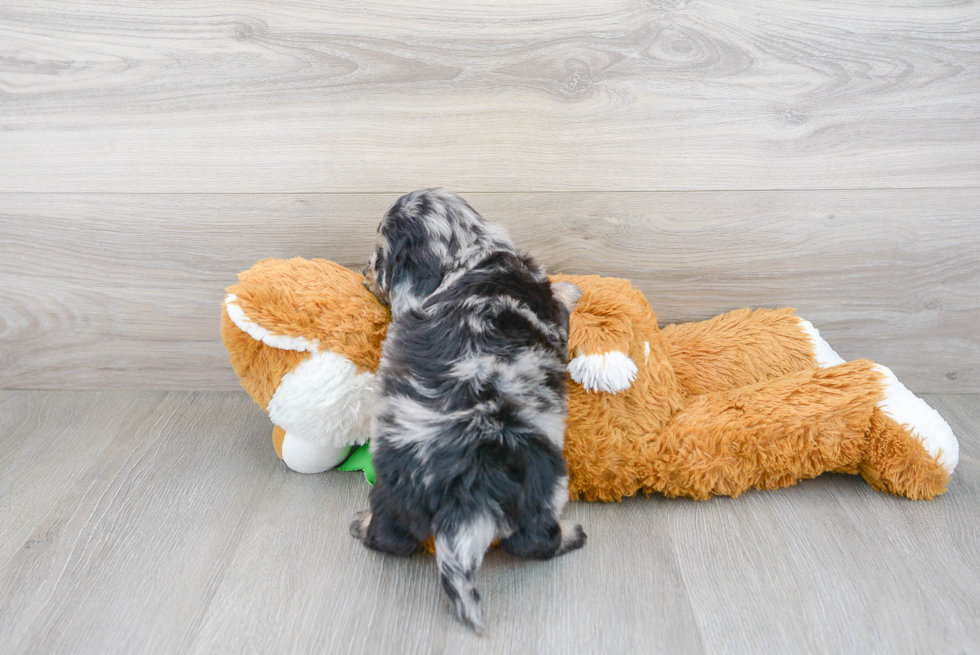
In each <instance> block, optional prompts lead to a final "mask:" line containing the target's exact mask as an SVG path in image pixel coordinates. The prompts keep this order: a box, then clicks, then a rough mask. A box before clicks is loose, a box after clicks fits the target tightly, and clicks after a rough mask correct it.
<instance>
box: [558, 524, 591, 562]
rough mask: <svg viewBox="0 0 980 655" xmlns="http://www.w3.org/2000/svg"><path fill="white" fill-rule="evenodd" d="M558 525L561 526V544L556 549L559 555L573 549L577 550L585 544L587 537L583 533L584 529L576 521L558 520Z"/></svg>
mask: <svg viewBox="0 0 980 655" xmlns="http://www.w3.org/2000/svg"><path fill="white" fill-rule="evenodd" d="M558 525H559V527H561V546H560V547H559V549H558V554H559V555H564V554H565V553H567V552H569V551H573V550H578V549H579V548H581V547H582V546H584V545H585V542H586V541H587V540H588V537H587V536H586V534H585V530H583V529H582V526H581V525H579V524H578V523H574V522H572V521H559V522H558Z"/></svg>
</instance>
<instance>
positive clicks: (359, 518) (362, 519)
mask: <svg viewBox="0 0 980 655" xmlns="http://www.w3.org/2000/svg"><path fill="white" fill-rule="evenodd" d="M369 525H371V510H369V509H365V510H362V511H360V512H358V513H357V514H355V515H354V520H353V521H351V522H350V536H352V537H354V538H355V539H360V540H361V541H363V542H365V543H366V542H367V529H368V526H369Z"/></svg>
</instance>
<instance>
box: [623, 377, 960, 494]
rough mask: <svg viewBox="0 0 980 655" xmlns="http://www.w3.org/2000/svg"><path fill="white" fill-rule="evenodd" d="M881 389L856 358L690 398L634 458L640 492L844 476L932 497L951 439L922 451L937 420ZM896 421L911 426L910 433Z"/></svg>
mask: <svg viewBox="0 0 980 655" xmlns="http://www.w3.org/2000/svg"><path fill="white" fill-rule="evenodd" d="M892 377H894V376H892ZM888 382H889V381H888V378H887V376H885V373H884V370H883V369H882V368H881V367H878V366H876V365H875V364H874V363H872V362H869V361H867V360H858V361H854V362H849V363H846V364H840V365H838V366H833V367H830V368H823V369H809V370H806V371H800V372H797V373H793V374H790V375H787V376H784V377H781V378H778V379H776V380H771V381H769V382H763V383H757V384H754V385H750V386H747V387H744V388H741V389H735V390H730V391H723V392H716V393H711V394H705V395H702V396H699V397H696V398H693V399H692V400H691V402H690V404H689V405H688V406H687V407H686V408H685V409H683V410H682V411H680V412H679V413H678V414H677V415H675V416H674V418H673V419H672V420H671V422H670V423H669V424H668V425H667V427H666V428H665V429H664V431H663V433H662V434H661V435H660V437H659V438H657V439H651V440H650V442H649V443H646V444H643V445H642V447H641V452H640V453H638V454H637V455H636V456H633V457H632V458H631V459H634V460H635V461H640V462H644V463H646V469H645V470H641V471H640V474H641V475H640V480H639V481H640V484H639V486H640V487H641V488H643V489H644V490H645V491H647V492H651V491H658V492H662V493H665V494H667V495H669V496H688V497H691V498H696V499H704V498H708V497H710V496H714V495H720V494H724V495H731V496H738V495H739V494H741V493H742V492H743V491H746V490H748V489H753V488H755V489H775V488H779V487H786V486H789V485H792V484H795V483H796V482H797V481H798V480H801V479H805V478H811V477H815V476H817V475H819V474H821V473H823V472H826V471H847V472H852V473H857V472H860V473H862V474H863V475H864V477H865V478H866V479H867V480H868V481H869V482H870V483H871V484H872V485H873V486H875V487H876V488H878V489H882V490H886V491H890V492H892V493H895V494H900V495H904V496H908V497H910V498H931V497H932V496H935V495H936V494H939V493H942V491H943V489H944V488H945V483H946V481H947V480H948V478H949V474H950V473H951V471H952V468H946V467H945V466H943V465H942V463H941V462H940V461H939V460H937V453H939V450H940V449H942V451H943V452H944V453H947V452H949V451H951V450H953V446H951V443H953V444H955V438H953V437H952V433H949V435H948V437H943V439H946V440H945V441H941V442H940V441H937V443H941V444H942V445H939V446H936V447H934V448H933V449H932V450H930V448H929V447H928V446H924V445H923V442H924V441H927V439H924V438H918V437H919V436H922V435H923V434H925V433H928V434H930V435H933V430H934V429H936V430H938V429H939V426H938V424H936V423H935V420H936V419H938V420H939V421H941V420H942V419H939V418H938V415H935V416H932V414H929V413H928V412H926V411H925V410H924V409H923V407H922V406H923V405H925V403H923V402H922V401H921V400H919V399H918V398H915V397H914V396H912V394H911V393H908V392H907V391H905V392H904V394H907V396H904V394H901V395H902V398H901V401H902V407H903V408H907V407H913V408H914V411H916V412H920V413H919V414H915V415H914V416H913V415H911V414H909V413H908V412H909V411H910V410H908V409H901V410H896V409H895V406H894V402H893V401H892V400H890V399H891V398H893V397H894V396H895V394H898V390H897V388H891V387H889V386H888ZM895 382H897V380H895ZM902 389H904V387H902ZM889 393H892V395H891V396H890V395H889ZM908 396H910V397H911V399H914V401H917V402H912V401H911V400H910V399H909V398H908ZM919 403H921V405H920V404H919ZM925 407H926V408H927V407H928V406H925ZM895 412H897V413H895ZM929 412H932V410H931V409H930V410H929ZM896 418H897V420H896ZM910 419H911V420H910ZM899 422H903V423H910V422H912V423H913V431H914V434H913V433H912V432H910V431H908V430H906V429H904V428H902V427H901V425H900V424H899ZM943 425H945V423H943ZM946 429H947V430H948V428H946ZM939 432H941V430H939ZM929 438H930V439H936V437H929ZM950 439H951V440H952V441H951V442H950V441H949V440H950ZM953 463H954V464H955V462H953Z"/></svg>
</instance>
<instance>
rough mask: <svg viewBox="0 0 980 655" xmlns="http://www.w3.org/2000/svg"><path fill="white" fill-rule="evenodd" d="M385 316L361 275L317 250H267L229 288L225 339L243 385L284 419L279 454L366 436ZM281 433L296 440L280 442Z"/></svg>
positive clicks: (361, 440)
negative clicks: (317, 255) (313, 253)
mask: <svg viewBox="0 0 980 655" xmlns="http://www.w3.org/2000/svg"><path fill="white" fill-rule="evenodd" d="M389 321H390V315H389V313H388V310H387V309H386V308H385V307H384V305H382V304H381V303H380V302H378V300H377V298H375V297H374V296H373V295H372V294H371V292H370V291H368V290H367V289H366V288H365V287H364V278H363V276H361V275H359V274H358V273H355V272H354V271H351V270H350V269H347V268H344V267H343V266H340V265H339V264H335V263H333V262H329V261H325V260H306V259H301V258H297V259H293V260H281V259H267V260H264V261H261V262H259V263H258V264H256V265H255V266H253V267H252V268H251V269H249V270H247V271H245V272H243V273H241V274H240V275H239V283H238V284H236V285H233V286H231V287H229V288H228V296H227V297H226V298H225V303H224V312H223V316H222V337H223V339H224V342H225V346H226V347H227V348H228V352H229V354H230V356H231V363H232V366H233V367H234V369H235V372H236V373H238V375H239V377H240V378H241V383H242V386H243V387H244V388H245V390H246V391H248V393H249V394H250V395H251V396H252V398H253V399H255V402H257V403H258V404H259V405H260V406H261V407H263V408H264V409H265V410H266V411H267V412H268V413H269V417H270V418H271V419H272V421H273V423H275V424H276V426H278V427H280V428H282V433H280V434H279V438H278V441H279V443H277V450H280V456H282V457H283V459H284V460H286V462H287V464H290V466H293V464H292V463H291V462H290V460H289V458H288V457H287V455H288V454H289V453H286V452H282V450H283V449H289V448H294V447H295V448H301V447H302V446H303V444H308V445H313V446H321V447H322V446H333V447H336V448H344V447H347V446H350V445H351V444H361V443H364V442H365V441H366V440H367V438H368V429H369V421H370V406H371V402H370V399H371V392H372V388H373V382H374V373H373V371H374V370H376V369H377V367H378V360H379V358H380V356H381V342H382V341H383V340H384V336H385V330H386V329H387V326H388V322H389ZM283 434H291V435H292V436H293V437H294V438H295V439H294V441H296V439H298V441H296V443H298V444H299V445H298V446H297V445H295V444H294V445H293V446H290V445H289V444H290V443H292V442H287V444H286V445H282V439H283ZM294 454H296V453H294ZM297 456H300V455H297ZM294 468H295V467H294ZM297 470H299V469H297Z"/></svg>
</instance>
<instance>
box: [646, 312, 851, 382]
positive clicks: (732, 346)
mask: <svg viewBox="0 0 980 655" xmlns="http://www.w3.org/2000/svg"><path fill="white" fill-rule="evenodd" d="M663 335H664V338H665V339H666V340H667V342H668V343H669V344H670V360H671V363H672V364H673V366H674V373H675V374H676V375H677V380H678V382H679V383H680V384H681V386H682V387H683V388H684V390H685V393H686V394H687V395H701V394H705V393H712V392H715V391H724V390H727V389H737V388H739V387H743V386H745V385H747V384H755V383H757V382H764V381H766V380H774V379H776V378H778V377H781V376H783V375H787V374H789V373H795V372H797V371H803V370H806V369H810V368H813V367H814V366H818V367H821V368H826V367H828V366H834V365H837V364H841V363H843V362H844V360H843V359H841V358H840V357H839V356H838V355H837V353H835V352H834V351H833V349H832V348H831V347H830V345H829V344H827V342H826V341H824V340H823V338H821V336H820V333H819V332H818V331H817V330H816V328H814V327H813V325H812V324H811V323H810V322H809V321H805V320H803V319H801V318H800V317H798V316H796V315H794V314H793V310H792V309H776V310H771V309H758V310H755V311H752V310H750V309H739V310H735V311H733V312H728V313H727V314H722V315H720V316H716V317H714V318H712V319H710V320H707V321H700V322H697V323H681V324H675V325H668V326H667V327H665V328H664V329H663Z"/></svg>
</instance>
